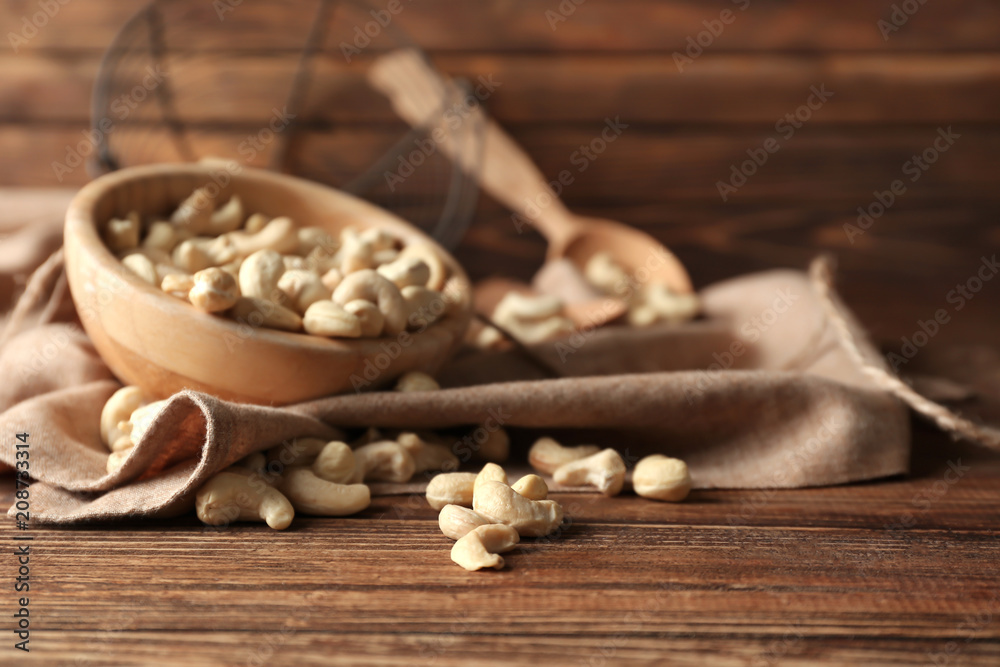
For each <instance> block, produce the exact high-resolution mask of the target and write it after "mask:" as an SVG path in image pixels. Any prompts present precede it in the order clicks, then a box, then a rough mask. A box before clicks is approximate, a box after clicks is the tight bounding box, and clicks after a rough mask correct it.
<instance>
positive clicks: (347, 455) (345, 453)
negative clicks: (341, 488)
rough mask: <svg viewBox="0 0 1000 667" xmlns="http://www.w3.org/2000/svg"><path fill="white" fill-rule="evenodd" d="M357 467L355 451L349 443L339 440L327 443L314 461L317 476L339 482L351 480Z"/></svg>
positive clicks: (313, 469)
mask: <svg viewBox="0 0 1000 667" xmlns="http://www.w3.org/2000/svg"><path fill="white" fill-rule="evenodd" d="M356 469H357V461H356V460H355V458H354V452H353V451H352V450H351V448H350V447H349V446H348V445H347V443H345V442H340V441H338V440H334V441H331V442H328V443H326V445H324V446H323V449H322V450H321V451H320V453H319V455H318V456H317V457H316V460H315V461H313V462H312V471H313V472H314V473H316V476H317V477H319V478H320V479H325V480H326V481H328V482H336V483H337V484H347V483H348V482H350V481H351V478H352V477H354V471H355V470H356Z"/></svg>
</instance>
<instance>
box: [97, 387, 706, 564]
mask: <svg viewBox="0 0 1000 667" xmlns="http://www.w3.org/2000/svg"><path fill="white" fill-rule="evenodd" d="M437 389H439V387H438V384H437V382H436V381H435V380H434V379H433V378H432V377H430V376H429V375H426V374H424V373H420V372H411V373H407V374H406V375H403V376H402V377H401V378H400V379H399V380H398V382H397V384H396V387H395V390H396V391H407V392H409V391H435V390H437ZM165 403H166V401H153V400H151V399H150V398H149V397H148V396H146V395H145V394H144V393H143V391H142V390H141V389H140V388H139V387H135V386H126V387H123V388H121V389H119V390H118V391H117V392H115V393H114V394H113V395H112V396H111V398H109V399H108V401H107V403H106V404H105V405H104V409H103V411H102V412H101V438H102V440H103V441H104V443H105V445H106V446H107V447H108V449H109V450H110V453H109V456H108V467H107V469H108V472H109V473H110V472H114V471H115V470H117V469H118V468H119V467H120V466H121V465H122V463H123V462H124V461H125V459H126V458H127V457H128V455H129V453H130V452H131V450H132V448H133V447H135V445H136V444H137V443H138V442H139V440H140V439H141V438H142V436H143V434H144V433H145V432H146V429H147V428H148V427H149V425H150V424H151V423H152V421H153V419H154V418H155V417H156V415H157V414H158V413H159V411H160V409H161V408H162V407H163V406H164V404H165ZM479 432H481V434H482V437H479V436H478V435H477V437H476V444H477V446H478V455H479V457H480V458H482V459H484V460H486V461H488V463H486V465H485V466H484V467H483V468H482V470H480V471H479V472H478V473H474V472H457V470H458V467H459V458H458V456H457V455H456V452H455V451H454V449H455V448H454V447H453V445H454V443H455V441H454V439H451V440H449V439H447V438H444V437H442V436H440V435H436V434H433V433H414V432H405V431H403V432H395V433H382V432H380V431H378V430H376V429H369V430H368V431H367V432H366V433H365V434H364V435H363V436H361V437H360V438H358V439H356V440H354V441H353V442H350V443H348V442H346V441H343V440H333V441H325V440H321V439H316V438H298V439H296V440H294V441H290V442H286V443H282V444H281V445H278V446H276V447H273V448H272V449H269V450H267V451H266V452H257V453H254V454H252V455H250V456H248V457H247V458H245V459H243V460H241V461H239V462H238V463H237V464H236V465H233V466H231V467H229V468H227V469H225V470H223V471H221V472H219V473H217V474H216V475H215V476H214V477H212V478H211V479H210V480H209V481H208V482H206V483H205V485H204V486H203V487H202V488H201V489H200V490H199V491H198V493H197V496H196V501H195V509H196V512H197V514H198V518H199V519H201V521H203V522H204V523H206V524H208V525H213V526H218V525H228V524H229V523H231V522H233V521H259V522H264V523H266V524H267V525H268V526H270V527H271V528H274V529H276V530H283V529H285V528H287V527H288V526H289V525H291V523H292V519H293V518H294V517H295V514H296V512H298V513H302V514H308V515H312V516H347V515H351V514H356V513H358V512H361V511H362V510H364V509H366V508H367V507H368V506H369V504H370V503H371V490H370V488H369V485H370V484H372V483H377V482H390V483H397V484H402V483H406V482H409V481H411V480H412V479H414V477H415V476H418V475H419V476H428V477H430V481H429V483H428V485H427V489H426V492H425V495H426V500H427V503H428V504H429V505H430V506H431V507H432V508H434V509H435V510H439V512H440V514H439V517H438V524H439V526H440V528H441V532H442V533H444V535H446V536H447V537H449V538H451V539H453V540H455V544H454V546H453V547H452V549H451V559H452V560H453V561H454V562H455V563H457V564H458V565H460V566H461V567H463V568H465V569H466V570H469V571H474V570H480V569H502V568H503V567H504V560H503V557H502V556H500V555H499V554H501V553H503V552H505V551H509V550H511V549H513V548H514V546H515V545H516V544H517V543H518V542H519V541H520V538H521V537H544V536H546V535H549V534H551V533H553V532H555V531H557V530H558V529H559V526H560V524H561V523H562V521H563V508H562V506H561V505H560V504H559V503H558V502H557V501H555V500H552V499H550V498H549V497H548V495H549V487H548V484H547V483H546V481H545V479H544V478H543V477H542V476H541V475H545V476H548V477H550V478H551V479H552V480H553V481H554V482H555V483H556V484H558V485H560V486H561V487H581V486H589V487H593V488H595V489H596V490H597V491H598V492H600V493H602V494H604V495H605V496H615V495H618V494H619V493H621V492H622V491H623V490H624V488H625V482H626V466H625V462H624V460H623V459H622V457H621V455H620V454H619V453H618V452H617V451H615V450H614V449H610V448H607V449H600V448H599V447H596V446H593V445H580V446H576V447H564V446H562V445H561V444H559V443H558V442H556V441H555V440H553V439H552V438H540V439H539V440H538V441H536V442H535V443H534V445H532V447H531V449H530V451H529V453H528V462H529V463H530V464H531V466H532V467H533V468H534V469H535V470H536V471H537V472H538V473H540V474H529V475H525V476H524V477H522V478H521V479H519V480H517V481H515V482H514V483H513V484H511V483H510V482H509V479H508V477H507V473H506V472H505V471H504V469H503V468H502V467H501V466H500V465H499V464H500V463H503V462H505V461H506V460H507V458H508V455H509V451H510V440H509V436H508V434H507V433H506V431H505V430H504V429H503V428H501V427H495V428H481V429H479ZM431 475H433V476H431ZM631 482H632V488H633V490H634V491H635V492H636V493H637V494H638V495H640V496H643V497H645V498H650V499H653V500H660V501H668V502H679V501H681V500H683V499H684V498H685V497H687V494H688V492H689V491H690V488H691V478H690V475H689V474H688V469H687V465H686V464H685V463H684V462H683V461H681V460H679V459H673V458H668V457H666V456H662V455H659V454H657V455H652V456H648V457H646V458H644V459H642V460H640V461H639V462H638V464H637V465H636V467H635V469H634V470H633V473H632V480H631Z"/></svg>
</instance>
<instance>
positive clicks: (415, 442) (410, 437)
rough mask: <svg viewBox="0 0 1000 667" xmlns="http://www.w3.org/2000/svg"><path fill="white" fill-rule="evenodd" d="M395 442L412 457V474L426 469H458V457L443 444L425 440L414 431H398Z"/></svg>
mask: <svg viewBox="0 0 1000 667" xmlns="http://www.w3.org/2000/svg"><path fill="white" fill-rule="evenodd" d="M396 442H398V443H399V444H400V445H402V446H403V449H405V450H406V451H408V452H409V453H410V456H412V457H413V464H414V471H413V472H414V474H415V473H418V472H426V471H428V470H439V471H442V472H452V471H454V470H457V469H458V457H457V456H455V455H454V454H452V453H451V450H450V449H449V448H448V447H445V446H444V445H438V444H435V443H432V442H427V441H426V440H424V439H423V438H421V437H420V436H419V435H417V434H416V433H400V434H399V437H398V438H396Z"/></svg>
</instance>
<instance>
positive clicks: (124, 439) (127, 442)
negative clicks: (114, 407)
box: [111, 422, 135, 452]
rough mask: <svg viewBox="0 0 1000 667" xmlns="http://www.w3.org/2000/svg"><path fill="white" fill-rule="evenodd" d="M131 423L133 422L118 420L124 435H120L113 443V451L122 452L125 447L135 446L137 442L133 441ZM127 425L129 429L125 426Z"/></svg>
mask: <svg viewBox="0 0 1000 667" xmlns="http://www.w3.org/2000/svg"><path fill="white" fill-rule="evenodd" d="M131 424H132V422H118V428H119V429H121V430H122V432H123V435H121V436H119V437H118V439H117V440H115V441H113V442H112V443H111V451H113V452H120V451H122V450H125V449H131V448H132V447H134V446H135V444H134V443H133V442H132V436H131V433H132V428H131ZM126 426H127V427H128V428H127V429H125V428H123V427H126ZM126 430H127V431H128V433H125V431H126Z"/></svg>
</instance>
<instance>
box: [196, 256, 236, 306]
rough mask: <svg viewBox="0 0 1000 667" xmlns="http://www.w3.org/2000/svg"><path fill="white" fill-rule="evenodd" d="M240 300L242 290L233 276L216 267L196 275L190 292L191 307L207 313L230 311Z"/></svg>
mask: <svg viewBox="0 0 1000 667" xmlns="http://www.w3.org/2000/svg"><path fill="white" fill-rule="evenodd" d="M239 298H240V290H239V287H238V286H237V285H236V280H234V279H233V276H232V275H231V274H229V273H227V272H226V271H223V270H222V269H220V268H218V267H214V266H213V267H210V268H207V269H204V270H202V271H199V272H198V273H196V274H194V287H192V288H191V291H190V292H188V300H189V301H190V302H191V305H193V306H194V307H195V308H197V309H198V310H203V311H205V312H206V313H217V312H220V311H223V310H229V309H230V308H232V307H233V306H234V305H236V302H237V301H238V300H239Z"/></svg>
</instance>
